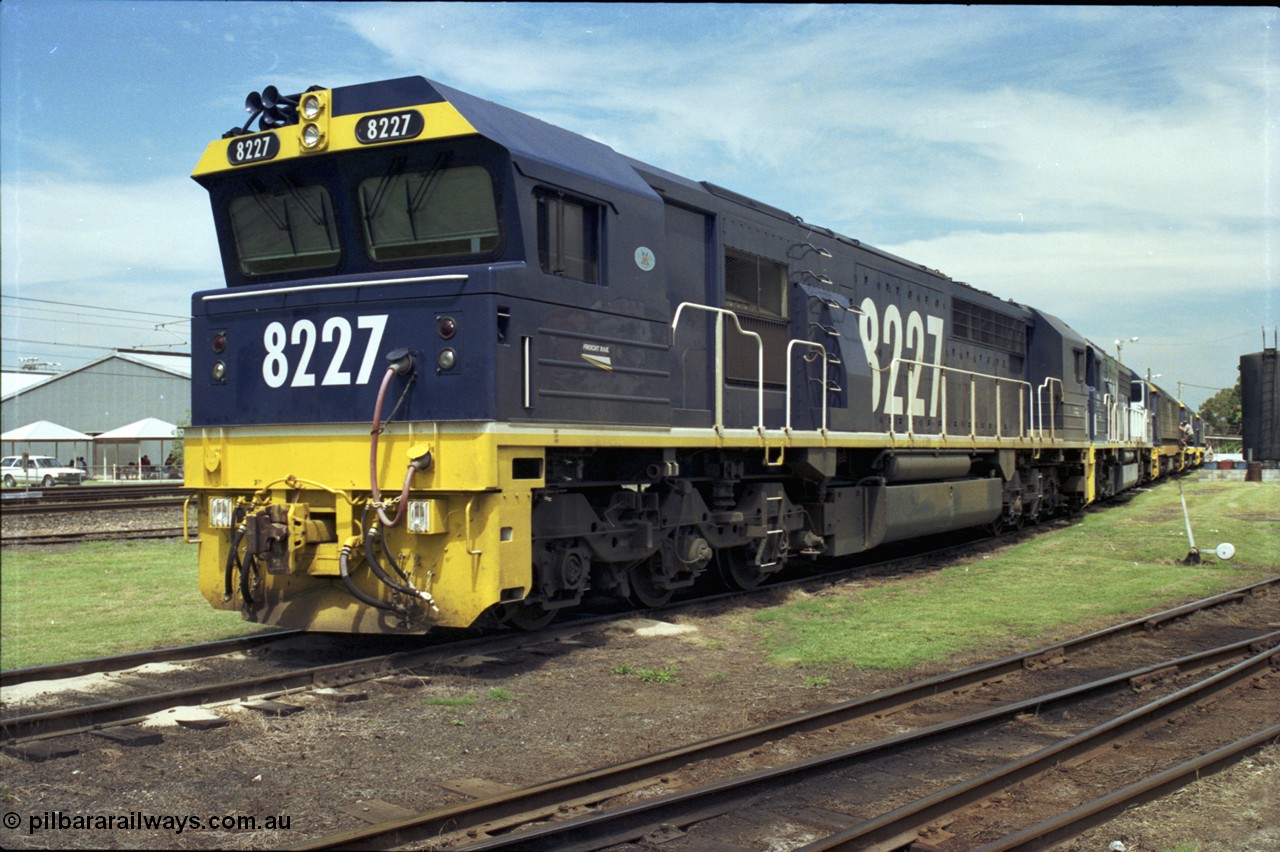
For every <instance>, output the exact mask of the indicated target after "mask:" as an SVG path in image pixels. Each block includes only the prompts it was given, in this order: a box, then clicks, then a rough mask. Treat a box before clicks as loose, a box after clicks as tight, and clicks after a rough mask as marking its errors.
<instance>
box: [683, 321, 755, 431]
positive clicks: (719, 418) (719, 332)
mask: <svg viewBox="0 0 1280 852" xmlns="http://www.w3.org/2000/svg"><path fill="white" fill-rule="evenodd" d="M685 308H692V309H693V310H695V311H706V312H707V313H711V314H715V315H716V375H715V384H716V422H715V426H714V427H713V428H714V429H715V430H716V433H717V434H719V433H721V432H723V431H724V318H725V316H726V315H727V316H730V317H732V318H733V325H734V327H735V328H736V329H737V330H738V333H739V334H744V335H746V336H747V337H754V338H755V339H756V429H757V430H758V431H759V432H760V433H761V434H763V433H764V340H763V339H762V338H761V337H760V335H758V334H756V333H755V332H754V331H747V330H746V329H745V328H743V327H742V323H740V322H738V315H737V314H736V313H734V312H733V311H731V310H728V309H727V308H713V307H711V306H710V305H699V304H697V303H696V302H681V303H680V304H679V306H678V307H677V308H676V313H675V316H673V317H672V318H671V345H672V346H675V336H676V326H677V325H679V323H680V315H681V313H682V312H683V311H684V309H685Z"/></svg>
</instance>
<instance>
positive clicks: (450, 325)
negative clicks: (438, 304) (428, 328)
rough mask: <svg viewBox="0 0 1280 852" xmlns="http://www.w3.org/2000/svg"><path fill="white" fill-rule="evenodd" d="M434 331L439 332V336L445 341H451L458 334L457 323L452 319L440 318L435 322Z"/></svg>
mask: <svg viewBox="0 0 1280 852" xmlns="http://www.w3.org/2000/svg"><path fill="white" fill-rule="evenodd" d="M436 331H438V332H440V336H441V337H443V338H444V339H445V340H452V339H453V336H454V335H455V334H457V333H458V323H457V321H456V320H454V318H453V317H440V319H438V320H436Z"/></svg>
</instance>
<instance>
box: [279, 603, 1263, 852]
mask: <svg viewBox="0 0 1280 852" xmlns="http://www.w3.org/2000/svg"><path fill="white" fill-rule="evenodd" d="M1277 581H1280V578H1273V580H1272V581H1270V582H1271V583H1274V582H1277ZM1258 585H1259V586H1265V585H1267V584H1266V583H1264V584H1258ZM1253 588H1254V587H1246V588H1244V589H1239V590H1236V591H1235V592H1228V593H1226V594H1224V595H1218V596H1215V597H1213V598H1208V599H1205V601H1202V602H1201V604H1202V605H1204V606H1205V607H1206V608H1207V606H1210V605H1220V604H1221V603H1225V602H1228V601H1230V600H1238V599H1239V598H1240V597H1241V596H1243V595H1246V594H1249V593H1250V590H1251V589H1253ZM1194 611H1197V609H1196V608H1195V607H1194V606H1193V605H1189V606H1183V607H1178V608H1176V609H1175V610H1169V611H1166V612H1164V613H1157V614H1155V615H1153V616H1148V617H1146V618H1142V619H1135V620H1133V621H1130V622H1126V623H1125V624H1123V625H1117V626H1115V627H1113V628H1108V629H1107V630H1102V631H1097V632H1095V633H1091V634H1088V635H1086V636H1082V637H1079V638H1077V639H1073V640H1068V641H1066V642H1063V643H1059V644H1058V645H1055V646H1052V647H1051V648H1049V649H1038V650H1035V651H1031V652H1028V653H1026V654H1020V655H1015V656H1013V657H1008V658H1005V659H1002V660H997V661H995V662H993V663H987V664H983V665H979V666H974V667H971V668H968V669H965V670H963V671H960V672H955V673H951V674H947V675H939V676H936V677H933V678H928V679H926V680H923V681H918V682H916V683H913V684H908V685H906V686H903V687H899V688H896V689H892V690H886V691H882V692H878V693H875V694H873V695H870V696H864V697H860V698H857V699H853V700H851V701H848V702H843V703H841V704H837V705H833V706H831V707H827V708H821V709H819V710H815V711H810V712H808V713H804V714H800V715H798V716H793V717H790V718H788V719H783V720H779V721H774V722H768V723H765V724H762V725H757V726H754V727H752V728H748V729H745V730H743V731H738V732H734V733H731V734H726V735H723V736H720V737H714V738H711V739H708V740H704V741H701V742H698V743H693V744H690V745H687V746H683V747H680V748H677V749H673V750H670V751H667V752H662V753H659V754H655V755H650V756H648V757H643V758H638V759H636V760H633V761H628V762H624V763H621V764H617V765H615V766H611V767H607V768H603V769H596V770H591V771H588V772H585V773H581V774H579V775H574V776H569V777H566V778H562V779H559V780H556V781H549V782H546V783H543V784H539V785H535V786H533V787H529V788H525V789H523V790H516V791H512V792H509V793H503V794H500V795H497V796H493V797H489V798H486V799H478V800H474V801H469V802H463V803H460V804H457V805H449V806H445V807H443V808H438V809H435V810H432V811H428V812H425V813H422V814H417V815H415V816H412V817H408V818H406V819H404V820H399V821H395V822H390V823H384V824H381V825H377V826H370V827H360V828H356V829H353V830H351V831H347V832H340V833H337V834H333V835H330V836H328V837H324V838H318V839H315V840H313V841H309V842H304V843H302V844H299V845H298V846H295V847H292V848H295V849H319V848H334V847H337V848H345V847H348V846H350V845H352V844H355V843H361V842H367V841H369V840H371V839H372V838H374V837H378V836H385V837H388V838H394V839H393V840H389V841H388V842H389V843H393V844H400V843H408V842H413V841H414V840H424V839H426V838H429V837H434V836H437V835H439V834H441V833H443V832H447V831H454V830H457V829H459V828H467V827H474V826H479V825H482V824H485V823H492V822H496V821H499V820H505V819H510V818H512V817H514V816H516V815H517V814H521V813H526V812H529V811H536V810H538V809H542V808H547V807H555V806H556V805H558V804H560V803H562V802H564V801H566V800H572V799H575V798H581V797H585V796H588V795H591V794H598V792H599V791H600V790H603V789H608V788H618V787H623V786H626V785H628V784H631V783H635V782H637V781H640V780H643V779H647V778H652V777H655V776H660V775H662V774H664V773H668V772H672V771H674V770H676V769H678V768H679V767H680V766H683V765H685V764H687V763H689V762H691V761H694V760H710V759H714V758H718V757H723V756H725V755H729V754H734V753H738V752H741V751H744V750H747V749H750V748H754V747H756V746H759V745H761V744H764V743H767V742H772V741H777V740H779V739H782V738H783V737H785V736H790V735H792V734H795V733H802V732H804V731H809V730H815V729H819V728H824V727H829V726H832V725H837V724H844V723H847V722H850V721H854V720H857V719H860V718H866V717H868V716H873V715H876V714H881V713H885V712H887V711H889V710H892V709H894V708H897V707H902V706H905V705H908V704H911V703H914V702H917V701H920V700H923V699H925V698H929V697H931V696H933V695H937V694H941V693H945V692H951V691H954V690H956V689H960V688H963V687H965V686H968V685H971V684H974V683H981V682H983V681H988V680H992V679H994V678H997V677H1000V676H1003V675H1005V674H1008V673H1010V672H1013V671H1017V670H1020V669H1022V668H1027V667H1032V662H1033V661H1037V660H1044V659H1046V658H1060V657H1062V656H1063V653H1062V652H1063V651H1064V650H1065V649H1067V648H1072V647H1081V646H1083V645H1090V644H1093V643H1095V642H1098V641H1101V640H1102V639H1103V638H1105V637H1108V636H1114V635H1118V634H1119V633H1121V632H1125V631H1128V632H1133V631H1138V630H1146V629H1149V627H1148V625H1149V624H1151V623H1153V620H1154V623H1163V622H1164V621H1167V620H1168V618H1172V617H1177V616H1175V615H1171V613H1175V612H1176V613H1179V614H1189V613H1190V612H1194ZM1270 639H1271V641H1273V642H1274V641H1280V632H1278V633H1275V634H1270ZM1256 641H1259V640H1258V638H1257V637H1255V638H1254V639H1250V640H1246V641H1244V642H1241V643H1236V644H1235V645H1232V646H1228V647H1229V648H1230V649H1231V650H1229V651H1227V652H1225V653H1226V654H1228V655H1232V654H1234V655H1238V654H1239V653H1240V649H1241V648H1247V647H1248V646H1249V645H1250V644H1251V643H1253V642H1256ZM1220 653H1223V652H1221V651H1215V652H1208V653H1207V654H1201V655H1193V657H1194V658H1195V659H1197V660H1199V659H1201V658H1213V657H1214V655H1215V654H1220ZM1192 662H1193V661H1192V660H1191V659H1190V658H1188V659H1187V660H1183V661H1182V664H1183V665H1187V664H1189V663H1192ZM1199 664H1203V663H1199ZM1168 666H1169V663H1167V662H1163V663H1160V664H1158V665H1156V666H1152V667H1149V671H1148V670H1140V671H1138V672H1129V673H1125V674H1122V675H1117V676H1115V678H1112V679H1110V680H1112V681H1115V682H1117V683H1118V682H1122V681H1127V680H1128V679H1130V678H1132V677H1136V676H1140V675H1143V674H1149V673H1152V672H1156V671H1160V670H1163V669H1166V668H1167V667H1168ZM1093 686H1094V688H1105V687H1102V686H1098V684H1097V683H1095V684H1094V685H1093ZM1048 700H1059V699H1057V698H1054V697H1053V696H1049V697H1046V696H1038V697H1036V698H1034V699H1030V700H1028V701H1025V702H1019V703H1016V704H1015V705H1011V706H1010V708H1004V711H1003V712H1005V713H1007V714H1016V713H1018V712H1022V711H1023V710H1024V709H1026V708H1027V707H1031V708H1035V707H1037V706H1040V705H1041V704H1043V703H1044V702H1046V701H1048ZM997 715H998V714H997ZM898 739H899V738H895V740H894V741H893V743H894V745H897V744H900V743H898V742H897V740H898ZM884 747H887V746H884ZM495 848H496V847H495Z"/></svg>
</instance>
